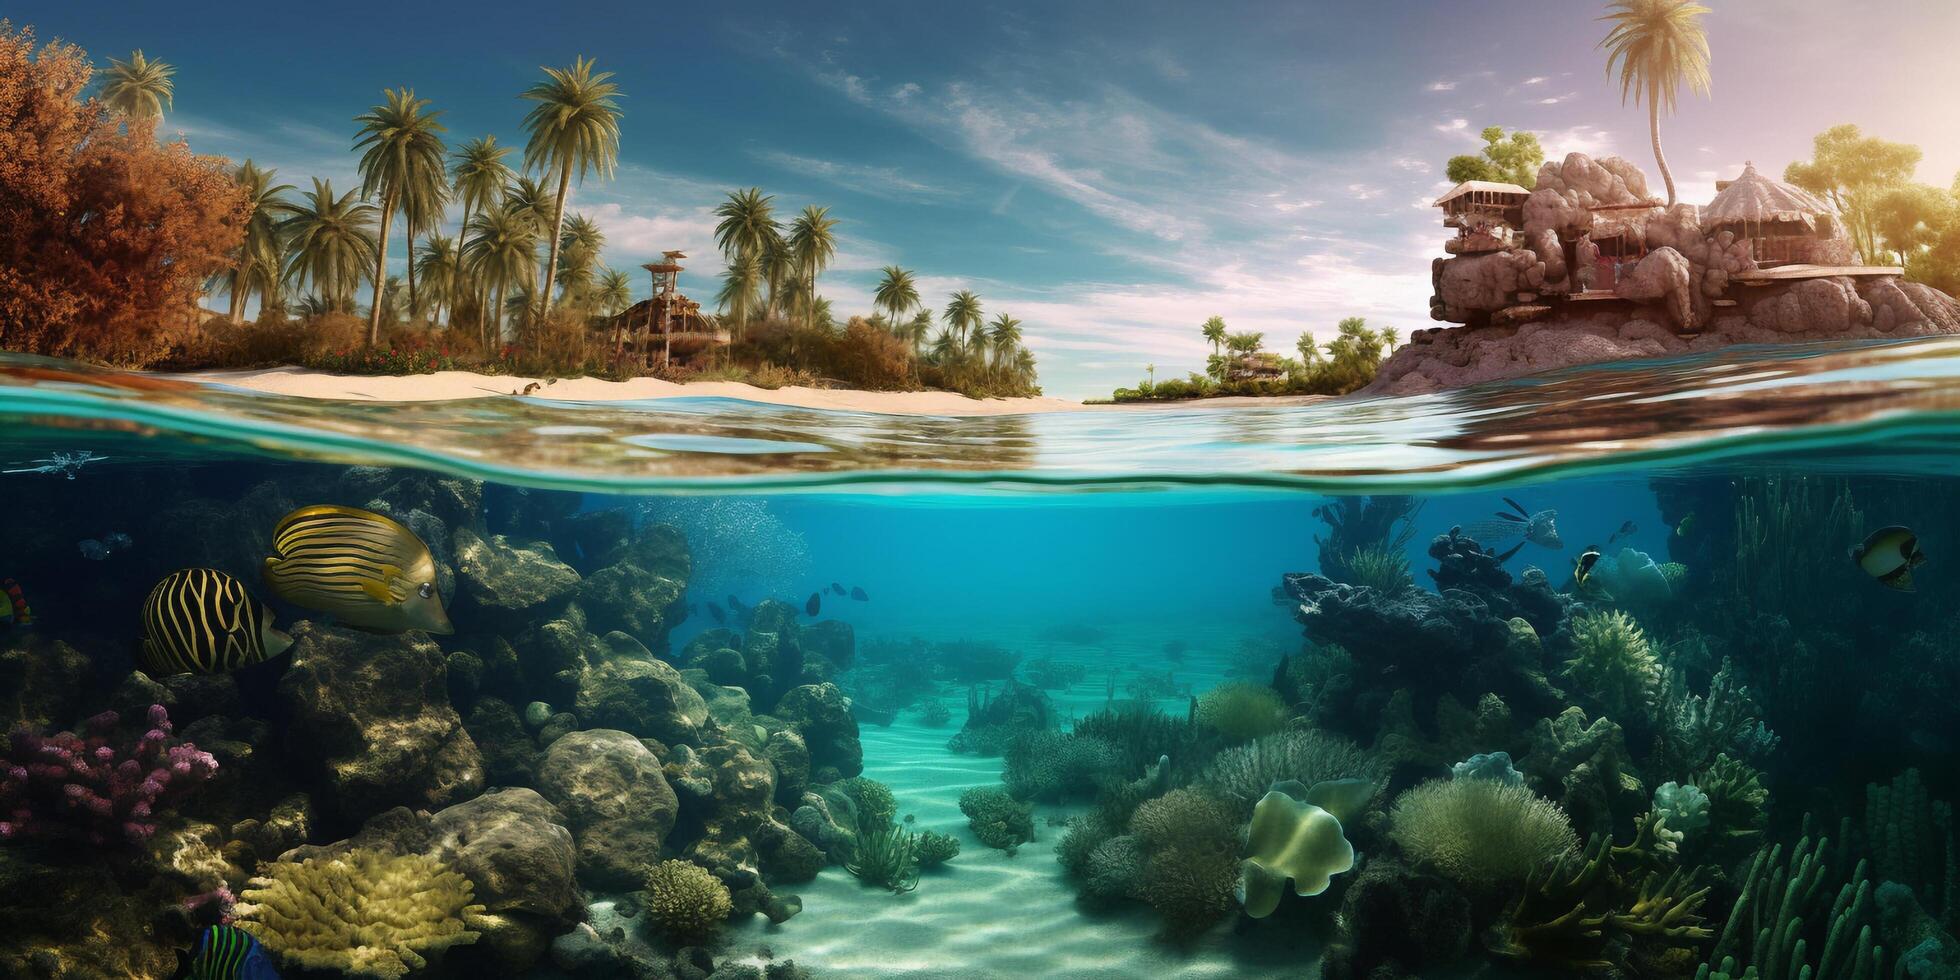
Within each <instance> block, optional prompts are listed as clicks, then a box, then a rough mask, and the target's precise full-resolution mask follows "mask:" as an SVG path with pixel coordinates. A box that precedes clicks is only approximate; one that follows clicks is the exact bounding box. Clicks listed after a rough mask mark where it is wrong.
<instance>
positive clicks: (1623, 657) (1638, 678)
mask: <svg viewBox="0 0 1960 980" xmlns="http://www.w3.org/2000/svg"><path fill="white" fill-rule="evenodd" d="M1571 629H1572V657H1571V659H1568V660H1567V661H1566V662H1565V675H1566V676H1567V677H1570V678H1572V680H1573V682H1574V683H1576V684H1578V685H1579V689H1580V690H1582V691H1584V692H1586V693H1587V694H1588V695H1590V696H1592V698H1593V699H1594V700H1595V701H1597V702H1598V703H1599V704H1600V705H1601V706H1602V707H1604V708H1605V709H1606V711H1607V712H1608V713H1609V714H1633V715H1642V714H1645V713H1646V712H1647V711H1648V710H1649V708H1650V707H1651V706H1652V705H1653V702H1654V695H1655V693H1656V691H1657V689H1658V688H1659V687H1660V682H1661V668H1660V661H1659V660H1657V659H1655V657H1654V651H1653V649H1652V648H1651V647H1650V646H1649V645H1648V643H1647V634H1646V633H1644V632H1642V631H1641V629H1640V624H1638V623H1636V622H1634V621H1633V617H1631V616H1628V615H1627V614H1626V613H1623V612H1620V611H1618V610H1614V611H1610V612H1592V613H1582V614H1580V615H1578V616H1574V617H1573V618H1572V620H1571Z"/></svg>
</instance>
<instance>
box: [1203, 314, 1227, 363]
mask: <svg viewBox="0 0 1960 980" xmlns="http://www.w3.org/2000/svg"><path fill="white" fill-rule="evenodd" d="M1204 334H1205V340H1207V341H1209V342H1210V343H1211V354H1212V356H1213V357H1217V356H1219V355H1220V354H1221V353H1223V352H1224V351H1223V348H1224V346H1225V318H1224V317H1222V316H1214V317H1212V318H1211V319H1209V320H1206V321H1205V325H1204Z"/></svg>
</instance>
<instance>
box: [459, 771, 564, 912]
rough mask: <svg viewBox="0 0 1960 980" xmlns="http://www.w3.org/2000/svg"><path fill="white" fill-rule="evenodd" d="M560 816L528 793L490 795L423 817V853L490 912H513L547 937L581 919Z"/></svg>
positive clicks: (513, 790)
mask: <svg viewBox="0 0 1960 980" xmlns="http://www.w3.org/2000/svg"><path fill="white" fill-rule="evenodd" d="M564 824H565V817H564V815H563V814H561V813H559V811H558V808H557V807H554V806H552V805H551V803H550V802H549V801H547V800H546V799H545V798H544V797H542V796H540V795H538V793H537V792H536V791H535V790H530V789H524V788H521V787H519V788H511V789H499V790H492V791H490V792H488V793H485V794H483V795H482V796H479V797H477V798H475V799H473V800H467V801H465V802H462V803H458V804H456V805H455V806H451V807H448V808H446V809H443V810H441V811H439V812H437V813H436V814H435V816H434V817H433V818H431V822H430V829H431V831H432V841H431V844H430V847H429V848H428V849H427V850H426V851H425V852H424V853H430V854H435V855H438V856H440V857H442V858H443V859H444V860H445V861H447V862H448V863H449V864H450V865H451V866H453V867H454V868H455V869H456V870H457V871H460V872H462V873H463V874H464V875H466V876H468V877H469V879H470V881H471V882H472V883H473V884H474V885H475V886H476V901H478V902H480V903H482V904H483V906H484V907H485V909H486V910H488V911H489V912H491V913H493V914H510V913H521V914H523V915H525V916H530V917H532V918H533V919H535V920H536V921H537V922H538V923H539V924H542V925H546V926H548V927H549V928H550V930H551V932H554V933H555V932H558V931H562V930H563V929H565V928H568V927H570V926H571V924H572V923H574V922H577V921H579V919H581V918H583V916H584V911H585V903H584V900H583V899H582V898H581V897H580V895H579V890H578V882H577V880H576V878H575V874H576V871H577V864H578V850H577V848H576V847H575V846H574V844H573V842H572V834H571V831H569V830H567V829H566V828H565V826H564Z"/></svg>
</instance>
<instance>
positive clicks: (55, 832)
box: [0, 704, 218, 845]
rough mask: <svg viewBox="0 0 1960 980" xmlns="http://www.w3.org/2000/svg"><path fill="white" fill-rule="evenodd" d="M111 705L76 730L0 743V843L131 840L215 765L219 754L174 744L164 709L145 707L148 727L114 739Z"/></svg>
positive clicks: (151, 827) (28, 734) (19, 734)
mask: <svg viewBox="0 0 1960 980" xmlns="http://www.w3.org/2000/svg"><path fill="white" fill-rule="evenodd" d="M120 720H121V719H120V718H119V717H118V716H117V715H116V713H115V712H113V711H105V712H103V713H101V714H99V715H96V716H94V717H92V718H90V719H88V720H87V721H86V722H84V723H83V725H82V731H81V732H55V733H53V734H51V735H43V734H40V733H38V732H35V731H32V730H29V729H20V730H18V731H15V732H14V733H13V734H12V736H10V737H9V738H8V739H7V740H6V741H5V742H4V743H0V816H4V817H5V818H6V819H4V820H0V841H7V840H21V839H55V840H77V841H82V842H85V843H89V844H95V845H109V844H114V843H133V842H137V841H142V840H147V839H148V838H150V837H151V836H152V835H154V834H155V833H156V832H157V828H158V826H159V825H160V823H161V818H162V815H163V813H165V812H166V811H167V810H168V809H169V808H170V806H172V805H173V804H175V803H176V802H177V801H178V800H179V799H181V798H182V797H183V796H184V795H185V794H187V793H189V792H190V791H191V790H192V789H194V788H196V787H197V786H198V785H200V784H202V783H203V782H205V781H206V780H208V779H210V778H211V777H212V776H213V775H214V774H216V773H217V771H218V760H217V759H216V758H214V757H212V755H211V753H209V752H204V751H200V750H199V749H198V747H197V746H195V745H192V744H190V743H188V742H173V741H172V739H171V735H170V732H171V727H170V717H169V714H168V713H167V712H166V711H165V710H164V707H163V705H160V704H153V705H151V706H150V710H149V712H148V717H147V718H146V721H147V723H148V725H149V730H148V731H146V732H144V733H143V735H142V736H141V737H139V738H137V739H136V740H135V741H134V742H130V741H127V740H126V738H125V737H119V736H118V733H117V731H116V725H117V723H118V722H119V721H120Z"/></svg>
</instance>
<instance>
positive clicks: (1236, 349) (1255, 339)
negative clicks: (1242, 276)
mask: <svg viewBox="0 0 1960 980" xmlns="http://www.w3.org/2000/svg"><path fill="white" fill-rule="evenodd" d="M1198 329H1199V334H1200V335H1201V336H1203V337H1204V339H1205V341H1206V342H1207V343H1210V344H1211V345H1212V350H1213V353H1212V354H1211V355H1210V356H1209V357H1208V358H1206V364H1205V371H1204V373H1202V374H1200V373H1198V372H1195V371H1194V372H1192V373H1191V374H1190V375H1188V376H1187V377H1183V378H1170V379H1167V380H1163V381H1159V380H1157V366H1156V365H1155V364H1152V365H1149V366H1148V368H1147V370H1148V372H1149V377H1147V378H1146V379H1144V380H1142V381H1139V382H1137V385H1136V387H1134V388H1118V389H1116V391H1115V393H1114V394H1113V395H1111V398H1112V399H1113V400H1114V401H1119V402H1133V401H1179V400H1183V399H1189V398H1219V397H1223V396H1227V395H1250V396H1270V395H1345V394H1347V393H1348V392H1351V391H1355V390H1356V389H1359V388H1361V387H1363V386H1364V385H1366V384H1367V383H1368V382H1370V381H1373V380H1374V378H1375V371H1376V369H1377V368H1379V367H1380V366H1381V362H1382V358H1383V357H1384V356H1386V355H1387V354H1388V352H1389V351H1390V350H1392V349H1394V347H1395V345H1396V344H1397V343H1398V342H1399V341H1400V335H1399V334H1398V332H1397V331H1396V329H1395V328H1394V327H1370V326H1368V321H1367V320H1365V319H1363V318H1361V317H1358V316H1351V317H1348V318H1346V319H1344V320H1342V321H1341V322H1340V323H1339V324H1337V325H1336V326H1335V328H1334V339H1333V340H1332V341H1329V342H1328V343H1327V344H1326V345H1325V346H1322V345H1320V344H1318V343H1316V342H1315V341H1314V337H1313V334H1312V333H1311V332H1308V331H1301V332H1300V336H1299V337H1298V338H1297V339H1296V340H1295V341H1294V343H1293V349H1294V351H1295V352H1296V353H1297V354H1298V355H1299V356H1298V357H1288V356H1286V355H1284V354H1280V353H1277V352H1273V351H1268V350H1266V347H1265V342H1266V336H1265V334H1263V333H1258V332H1253V331H1234V330H1232V329H1231V328H1230V327H1228V326H1226V324H1225V319H1224V318H1223V317H1218V316H1214V317H1211V318H1210V319H1207V320H1206V321H1205V322H1204V324H1203V325H1202V326H1200V327H1199V328H1198Z"/></svg>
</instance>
